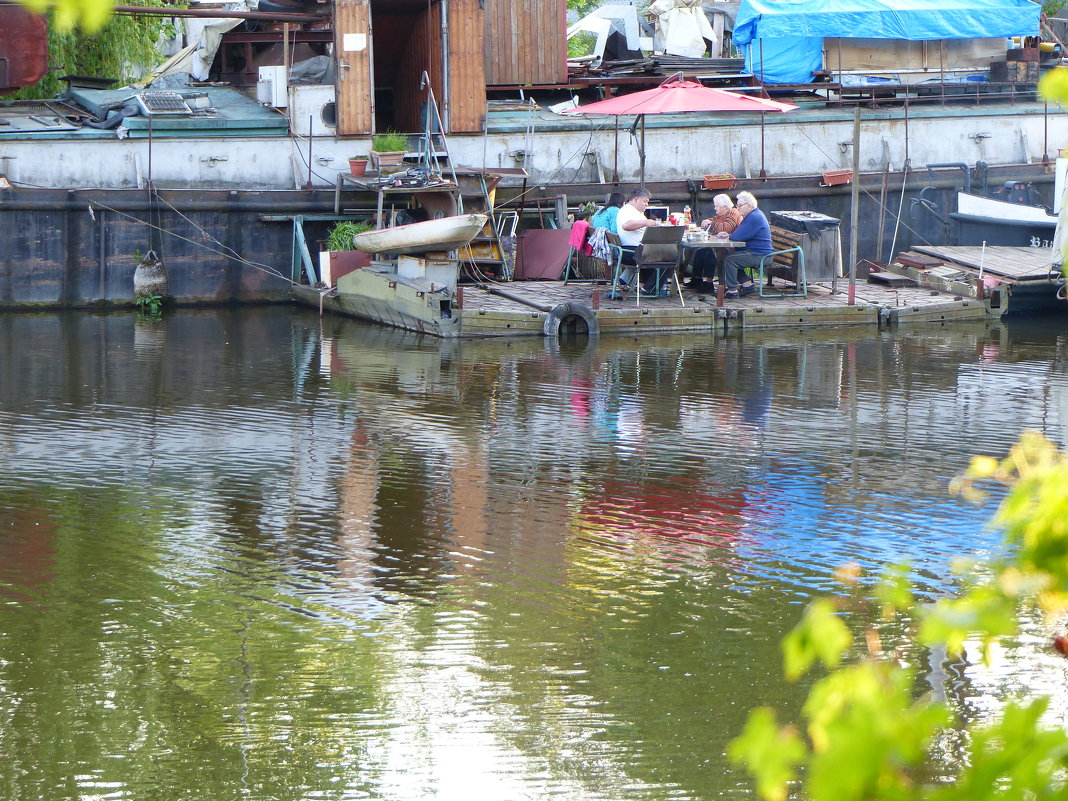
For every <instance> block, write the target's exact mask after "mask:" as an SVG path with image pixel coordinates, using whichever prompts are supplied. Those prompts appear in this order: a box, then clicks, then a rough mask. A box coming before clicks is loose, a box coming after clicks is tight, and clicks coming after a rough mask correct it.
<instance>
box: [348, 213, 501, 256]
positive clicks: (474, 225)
mask: <svg viewBox="0 0 1068 801" xmlns="http://www.w3.org/2000/svg"><path fill="white" fill-rule="evenodd" d="M488 220H489V217H487V216H486V215H485V214H458V215H456V216H454V217H441V218H439V219H436V220H427V221H425V222H417V223H411V224H410V225H398V226H396V227H394V228H380V229H378V230H375V231H365V232H364V233H362V234H357V235H356V236H355V237H353V239H352V243H353V246H354V247H355V248H356V249H357V250H362V251H363V252H364V253H397V254H411V253H435V252H442V251H449V250H456V249H457V248H461V247H463V246H464V245H466V244H468V243H469V242H470V241H471V240H472V239H474V238H475V237H476V236H478V234H479V232H480V231H481V230H482V229H483V228H484V227H485V225H486V222H487V221H488Z"/></svg>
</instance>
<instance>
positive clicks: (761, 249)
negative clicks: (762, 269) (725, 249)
mask: <svg viewBox="0 0 1068 801" xmlns="http://www.w3.org/2000/svg"><path fill="white" fill-rule="evenodd" d="M735 208H737V209H738V213H739V214H741V215H742V221H741V223H740V224H739V225H738V227H737V228H735V229H734V230H733V231H732V232H731V233H729V234H728V233H719V234H716V236H717V237H719V238H720V239H730V240H731V241H732V242H744V243H745V247H744V248H743V249H742V250H736V251H734V252H733V253H731V254H730V255H728V256H727V258H725V259H724V260H723V269H722V270H721V274H720V280H722V281H723V285H724V286H725V287H726V288H727V293H726V296H727V297H728V298H737V297H745V296H746V295H749V294H752V293H753V292H756V291H757V288H756V287H755V286H753V279H752V277H751V276H750V274H749V272H748V271H749V270H751V269H752V268H754V267H758V266H759V265H760V260H761V258H762V257H764V256H767V255H768V254H769V253H772V252H773V251H774V248H773V247H772V244H771V226H770V225H769V224H768V218H767V217H765V216H764V212H762V211H761V210H760V209H759V208H757V199H756V198H755V197H753V193H752V192H739V193H738V204H737V206H736V207H735ZM739 273H742V275H739ZM739 278H741V279H743V280H742V281H741V283H739Z"/></svg>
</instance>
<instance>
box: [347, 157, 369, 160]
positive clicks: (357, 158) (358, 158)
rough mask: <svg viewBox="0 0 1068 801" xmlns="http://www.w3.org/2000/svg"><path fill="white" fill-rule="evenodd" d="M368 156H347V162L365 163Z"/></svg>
mask: <svg viewBox="0 0 1068 801" xmlns="http://www.w3.org/2000/svg"><path fill="white" fill-rule="evenodd" d="M369 158H371V157H370V156H349V161H367V160H368V159H369Z"/></svg>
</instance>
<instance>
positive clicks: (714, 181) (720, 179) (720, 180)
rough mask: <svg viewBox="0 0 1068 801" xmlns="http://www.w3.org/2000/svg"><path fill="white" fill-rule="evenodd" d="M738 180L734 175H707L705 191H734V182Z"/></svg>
mask: <svg viewBox="0 0 1068 801" xmlns="http://www.w3.org/2000/svg"><path fill="white" fill-rule="evenodd" d="M736 180H737V178H735V177H734V176H733V175H726V174H724V175H706V176H705V189H708V190H710V191H711V190H716V189H734V182H735V181H736Z"/></svg>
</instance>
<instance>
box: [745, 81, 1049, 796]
mask: <svg viewBox="0 0 1068 801" xmlns="http://www.w3.org/2000/svg"><path fill="white" fill-rule="evenodd" d="M1062 75H1068V71H1062ZM1065 81H1066V83H1065V87H1064V95H1065V96H1066V97H1068V78H1066V79H1065ZM989 481H996V482H1000V483H1002V484H1004V485H1006V486H1008V487H1009V491H1008V494H1007V495H1006V497H1005V499H1004V500H1003V501H1002V503H1001V506H1000V507H999V509H998V512H997V515H996V517H995V518H994V521H993V522H994V524H996V525H998V526H1001V527H1002V528H1003V529H1004V531H1005V541H1006V550H1007V552H1008V553H1009V554H1010V555H1009V556H1008V557H1006V558H1005V559H1002V560H998V561H991V562H989V563H987V564H985V565H981V566H977V565H971V566H970V567H969V568H967V572H965V571H962V573H964V575H965V581H964V582H963V586H962V589H961V592H960V594H959V595H958V597H955V598H943V599H941V600H939V601H938V602H937V603H935V604H933V605H931V606H924V607H921V606H918V605H917V602H916V599H915V597H914V594H913V591H912V587H911V585H910V582H909V580H908V572H909V569H908V566H907V565H897V566H894V567H891V568H889V569H888V570H887V571H886V572H885V573H884V575H883V576H882V577H881V578H880V580H879V582H878V583H877V584H876V586H875V587H874V588H873V590H872V592H871V596H872V598H871V601H872V602H873V603H874V604H876V605H877V606H878V610H879V611H880V612H881V614H882V617H883V619H891V618H893V617H894V616H895V615H903V616H904V619H905V620H906V621H907V620H913V619H918V620H919V621H920V626H919V630H918V634H916V637H917V639H918V641H919V642H920V643H921V644H925V645H930V646H932V647H938V648H942V647H944V648H945V649H946V650H947V651H948V653H950V654H953V655H955V656H959V655H961V654H962V653H963V652H964V646H965V644H966V643H968V642H978V643H979V644H980V645H981V646H982V651H983V656H984V658H988V657H989V653H990V648H991V646H992V645H994V644H995V643H997V642H998V641H999V640H1002V639H1004V638H1006V637H1011V636H1013V635H1015V634H1016V632H1017V630H1018V628H1019V620H1020V617H1021V613H1022V612H1024V611H1027V610H1033V609H1034V608H1035V607H1036V606H1037V607H1039V608H1042V609H1044V610H1046V611H1047V612H1060V613H1063V612H1064V611H1065V610H1066V609H1068V457H1066V456H1065V455H1064V454H1062V453H1060V452H1059V451H1058V450H1057V448H1056V447H1055V446H1054V445H1053V444H1052V443H1050V442H1049V441H1048V440H1046V439H1045V438H1044V437H1042V436H1041V435H1039V434H1036V433H1034V432H1030V433H1026V434H1024V435H1023V436H1022V437H1021V438H1020V442H1019V443H1018V444H1017V445H1016V446H1014V447H1013V448H1012V450H1011V451H1010V453H1009V456H1008V457H1007V458H1005V459H1004V460H1001V461H999V460H997V459H993V458H990V457H977V458H976V459H973V460H972V464H971V466H970V467H969V470H968V472H967V473H966V474H965V475H964V476H962V477H961V478H960V479H958V480H957V481H955V482H954V489H956V490H957V491H958V492H959V493H960V494H961V495H962V496H964V497H966V498H981V497H983V494H982V491H981V490H980V489H979V488H978V487H977V486H976V484H977V483H979V482H989ZM859 574H860V570H859V568H858V567H857V566H856V565H850V566H845V567H843V568H840V569H839V571H838V575H839V578H840V579H842V580H843V581H844V582H845V583H846V585H847V586H849V587H856V586H859ZM850 608H852V607H850ZM873 617H874V616H873ZM866 639H867V642H868V655H867V656H866V657H865V658H863V659H861V660H859V661H856V662H854V663H853V664H847V665H845V666H842V667H839V665H840V663H841V661H842V660H843V658H844V655H845V653H846V652H847V650H848V649H849V647H850V644H851V642H852V637H851V636H850V633H849V629H848V628H847V627H846V625H845V623H844V622H843V620H842V618H841V615H840V614H838V613H837V612H836V607H835V605H834V604H833V603H832V602H831V601H830V600H827V599H822V600H816V601H814V602H812V603H811V604H810V605H809V607H808V608H807V609H806V610H805V614H804V616H803V617H802V619H801V621H800V622H799V623H798V625H797V626H796V627H795V628H794V629H793V631H791V632H790V633H789V634H788V635H787V636H786V637H785V639H784V640H783V643H782V650H783V661H784V665H785V672H786V675H787V678H789V679H790V680H792V681H796V680H797V679H798V678H800V677H801V676H803V675H804V674H805V673H806V672H807V671H808V670H809V669H810V668H811V667H812V666H813V665H814V664H815V663H816V662H817V661H819V662H822V663H823V664H824V665H825V666H826V667H827V668H828V669H829V670H830V672H829V673H828V674H827V675H826V676H824V677H823V678H821V679H820V680H818V681H817V682H816V683H815V684H814V685H813V686H812V690H811V691H810V693H809V696H808V699H807V701H806V703H805V705H804V708H803V710H802V714H803V716H804V718H805V720H806V721H807V725H806V728H805V731H804V735H805V736H802V735H800V734H798V732H797V731H796V730H795V729H794V728H792V727H789V726H787V727H781V726H779V725H778V724H777V723H776V719H775V714H774V712H772V711H771V710H770V709H758V710H756V711H754V712H753V713H752V714H751V715H750V716H749V721H748V723H747V725H746V728H745V730H744V732H743V733H742V734H741V735H740V736H739V737H738V738H737V739H736V740H735V741H734V742H733V743H732V744H731V746H730V750H729V754H730V755H731V757H732V758H733V759H735V760H736V761H739V762H743V763H745V765H746V766H747V768H748V770H749V771H750V772H751V773H752V774H753V776H754V778H755V780H756V784H757V791H758V792H759V794H760V796H761V797H762V798H764V799H766V801H785V798H786V795H787V789H788V787H789V786H790V784H791V783H793V782H798V781H799V780H798V776H803V777H804V778H803V781H801V783H800V786H799V789H798V793H797V795H798V797H799V798H804V799H806V801H1015V799H1031V800H1032V801H1045V800H1046V799H1049V800H1050V801H1052V800H1053V799H1058V801H1059V800H1060V799H1063V798H1065V797H1068V733H1066V732H1065V731H1063V730H1062V729H1060V728H1055V729H1047V727H1045V726H1044V725H1043V723H1042V714H1043V712H1044V711H1045V710H1046V707H1047V699H1045V698H1039V699H1037V700H1035V701H1033V702H1031V703H1030V704H1010V705H1008V706H1007V707H1006V708H1005V710H1004V712H1003V713H1002V715H1001V717H1000V718H998V719H996V720H995V721H994V722H993V723H992V724H989V725H985V726H982V727H974V728H972V729H971V730H969V731H967V732H966V735H965V739H966V741H967V742H968V743H969V751H968V755H967V759H966V760H964V762H963V763H962V764H960V765H957V766H954V765H947V764H946V763H945V756H944V754H943V752H942V751H941V750H939V748H937V747H936V743H937V742H938V741H939V739H940V735H941V734H942V732H943V731H944V730H945V729H946V727H948V726H950V725H951V724H952V725H953V726H954V728H963V724H961V723H959V722H954V721H953V719H952V716H951V714H950V712H949V710H948V708H947V707H946V706H945V705H944V704H941V703H936V702H934V701H932V700H931V699H930V698H929V697H927V696H925V695H921V689H922V687H923V685H921V684H919V683H918V682H917V681H916V677H915V675H914V673H913V671H912V670H910V669H908V668H906V667H904V666H903V663H902V661H901V659H900V657H898V655H897V654H896V653H895V652H893V651H890V652H887V651H885V650H884V649H883V647H882V644H881V642H880V638H879V633H878V632H877V631H876V630H875V629H874V628H872V629H871V630H869V631H868V632H867V633H866ZM1060 650H1062V652H1064V650H1063V648H1061V649H1060ZM953 736H954V739H955V738H956V737H958V736H959V734H956V733H954V735H953ZM924 776H937V777H938V781H934V780H931V781H929V782H928V783H924V782H923V781H922V780H921V778H920V777H924Z"/></svg>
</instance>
